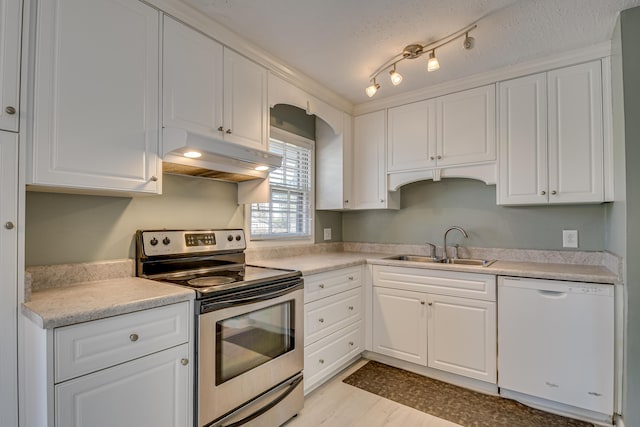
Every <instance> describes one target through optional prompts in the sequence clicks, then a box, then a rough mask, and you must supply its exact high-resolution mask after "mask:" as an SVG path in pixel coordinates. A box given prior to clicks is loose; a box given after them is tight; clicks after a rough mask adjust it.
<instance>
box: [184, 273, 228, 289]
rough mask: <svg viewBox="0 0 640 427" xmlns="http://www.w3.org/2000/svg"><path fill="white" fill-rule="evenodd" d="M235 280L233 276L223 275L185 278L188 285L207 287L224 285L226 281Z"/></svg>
mask: <svg viewBox="0 0 640 427" xmlns="http://www.w3.org/2000/svg"><path fill="white" fill-rule="evenodd" d="M231 282H235V279H234V278H233V277H224V276H210V277H198V278H197V279H191V280H187V284H188V285H189V286H194V287H196V288H208V287H209V286H219V285H226V284H227V283H231Z"/></svg>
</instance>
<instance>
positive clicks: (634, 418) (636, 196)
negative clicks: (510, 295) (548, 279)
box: [620, 7, 640, 426]
mask: <svg viewBox="0 0 640 427" xmlns="http://www.w3.org/2000/svg"><path fill="white" fill-rule="evenodd" d="M620 30H621V39H622V75H623V90H624V116H625V119H624V139H625V155H624V157H625V163H626V168H625V169H626V183H627V185H626V236H627V239H626V258H625V259H626V261H627V262H626V263H625V264H626V289H627V337H626V344H627V345H626V355H625V356H626V357H625V359H626V373H625V383H626V384H625V385H626V387H625V388H626V395H625V402H624V405H623V416H624V420H625V424H626V425H628V426H640V406H639V405H638V401H640V263H639V262H638V261H640V219H639V218H640V168H638V164H640V49H639V48H638V46H640V7H636V8H633V9H627V10H625V11H623V12H622V13H621V14H620ZM633 182H635V183H636V184H635V185H632V183H633Z"/></svg>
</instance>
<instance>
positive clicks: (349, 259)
mask: <svg viewBox="0 0 640 427" xmlns="http://www.w3.org/2000/svg"><path fill="white" fill-rule="evenodd" d="M389 256H392V254H389V253H386V254H381V253H368V252H328V253H320V254H307V255H300V256H292V257H282V258H274V259H264V260H260V261H255V262H251V264H252V265H258V266H262V267H271V268H293V269H296V270H300V271H302V274H303V275H309V274H315V273H321V272H324V271H329V270H334V269H338V268H345V267H351V266H354V265H362V264H365V263H369V264H376V265H392V266H404V267H415V268H425V269H431V270H449V271H465V272H469V273H485V274H495V275H500V276H514V277H530V278H537V279H554V280H572V281H582V282H590V283H609V284H614V283H617V282H618V280H619V279H618V276H617V274H615V273H613V272H612V271H611V270H609V269H608V268H606V267H604V266H602V265H584V264H559V263H549V262H526V261H496V262H495V263H493V264H492V265H490V266H489V267H478V266H468V265H452V264H438V263H433V264H432V263H422V262H411V261H398V260H390V259H384V258H385V257H389Z"/></svg>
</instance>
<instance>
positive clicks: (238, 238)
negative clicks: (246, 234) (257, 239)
mask: <svg viewBox="0 0 640 427" xmlns="http://www.w3.org/2000/svg"><path fill="white" fill-rule="evenodd" d="M236 240H237V241H238V242H239V241H240V240H242V236H240V235H239V234H238V235H237V236H236Z"/></svg>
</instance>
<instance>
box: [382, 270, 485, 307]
mask: <svg viewBox="0 0 640 427" xmlns="http://www.w3.org/2000/svg"><path fill="white" fill-rule="evenodd" d="M373 286H381V287H385V288H392V289H404V290H407V291H415V292H427V293H431V294H438V295H449V296H455V297H463V298H473V299H480V300H485V301H495V300H496V276H494V275H493V274H482V273H464V272H460V271H442V270H428V269H424V268H411V267H392V266H383V265H374V266H373Z"/></svg>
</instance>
